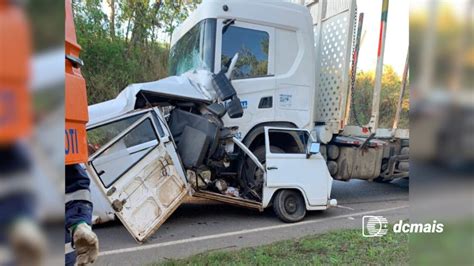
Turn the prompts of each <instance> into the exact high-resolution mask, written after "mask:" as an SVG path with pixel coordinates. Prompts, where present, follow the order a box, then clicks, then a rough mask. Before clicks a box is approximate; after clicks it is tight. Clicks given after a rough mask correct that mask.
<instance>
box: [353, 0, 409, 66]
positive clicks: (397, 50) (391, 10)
mask: <svg viewBox="0 0 474 266" xmlns="http://www.w3.org/2000/svg"><path fill="white" fill-rule="evenodd" d="M409 9H410V4H409V0H392V1H390V3H389V7H388V21H387V38H386V43H385V54H384V64H386V65H392V66H393V67H394V69H395V71H396V72H397V73H398V74H400V75H402V73H403V68H404V65H405V60H406V56H407V52H408V43H409ZM357 11H358V13H361V12H363V13H364V24H363V29H362V33H363V36H364V39H363V40H362V41H361V47H360V52H359V63H358V66H357V68H358V70H364V71H368V70H375V67H376V64H377V48H378V39H379V31H380V18H381V12H382V0H357Z"/></svg>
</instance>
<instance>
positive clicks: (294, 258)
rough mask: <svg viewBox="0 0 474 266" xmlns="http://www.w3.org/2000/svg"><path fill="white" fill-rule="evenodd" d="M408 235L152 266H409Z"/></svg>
mask: <svg viewBox="0 0 474 266" xmlns="http://www.w3.org/2000/svg"><path fill="white" fill-rule="evenodd" d="M408 257H409V255H408V235H407V234H393V233H389V234H387V235H386V236H384V237H375V238H365V237H362V234H361V230H360V229H358V230H355V229H351V230H341V231H335V232H330V233H326V234H323V235H315V236H308V237H305V238H301V239H296V240H285V241H281V242H276V243H273V244H270V245H265V246H260V247H255V248H244V249H240V250H228V251H214V252H205V253H201V254H198V255H195V256H191V257H189V258H186V259H179V260H169V261H166V262H163V263H161V264H155V265H308V264H312V265H327V264H345V265H348V264H350V265H367V264H369V265H380V264H384V265H386V264H391V265H393V264H396V265H401V264H408V262H409V258H408Z"/></svg>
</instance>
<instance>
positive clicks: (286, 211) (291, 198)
mask: <svg viewBox="0 0 474 266" xmlns="http://www.w3.org/2000/svg"><path fill="white" fill-rule="evenodd" d="M273 211H274V212H275V214H276V215H277V216H278V218H280V220H282V221H283V222H285V223H294V222H299V221H301V220H303V218H304V217H305V215H306V205H305V203H304V199H303V197H302V196H301V194H300V193H299V192H297V191H294V190H280V191H278V192H277V194H276V195H275V197H274V198H273Z"/></svg>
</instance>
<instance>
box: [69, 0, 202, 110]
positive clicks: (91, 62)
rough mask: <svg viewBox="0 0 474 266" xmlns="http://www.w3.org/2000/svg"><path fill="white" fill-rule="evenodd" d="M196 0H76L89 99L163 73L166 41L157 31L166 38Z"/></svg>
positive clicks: (113, 93)
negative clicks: (164, 34)
mask: <svg viewBox="0 0 474 266" xmlns="http://www.w3.org/2000/svg"><path fill="white" fill-rule="evenodd" d="M199 2H200V0H188V1H184V0H181V1H170V0H156V1H152V0H84V1H80V0H74V1H73V8H74V18H75V23H76V32H77V38H78V43H79V44H80V45H81V47H82V53H81V58H82V59H83V61H84V62H85V66H84V67H83V68H82V74H83V75H84V77H85V79H86V81H87V93H88V100H89V104H94V103H98V102H102V101H105V100H110V99H112V98H114V97H116V96H117V94H118V93H119V92H120V91H121V90H122V89H123V88H125V87H126V86H127V85H129V84H131V83H138V82H146V81H152V80H158V79H161V78H163V77H166V76H167V64H168V52H169V44H168V43H166V40H160V39H159V38H158V37H159V33H160V32H164V33H166V34H167V35H168V37H167V39H169V38H170V37H171V34H172V33H173V31H174V29H175V28H176V26H177V25H179V24H180V23H181V22H182V21H183V20H184V19H185V18H186V17H187V16H188V14H189V13H190V11H191V10H192V9H194V8H195V7H196V5H197V4H198V3H199ZM160 41H161V42H160Z"/></svg>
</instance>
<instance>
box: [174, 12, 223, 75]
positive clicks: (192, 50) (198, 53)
mask: <svg viewBox="0 0 474 266" xmlns="http://www.w3.org/2000/svg"><path fill="white" fill-rule="evenodd" d="M215 36H216V20H215V19H205V20H203V21H201V22H199V23H198V24H196V25H195V26H194V27H193V28H192V29H191V30H189V31H188V32H187V33H186V34H185V35H184V36H183V37H181V39H179V41H178V42H176V43H175V45H173V47H172V48H171V51H170V57H169V62H168V73H169V75H170V76H178V75H181V74H183V73H185V72H187V71H189V70H195V69H206V70H209V71H211V72H213V71H214V48H215Z"/></svg>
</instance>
